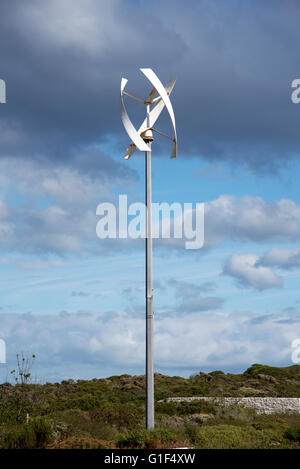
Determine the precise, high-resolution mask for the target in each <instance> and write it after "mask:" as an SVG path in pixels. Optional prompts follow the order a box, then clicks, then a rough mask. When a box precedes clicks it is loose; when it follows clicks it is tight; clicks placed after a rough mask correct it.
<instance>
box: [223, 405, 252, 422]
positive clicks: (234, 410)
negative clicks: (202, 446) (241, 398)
mask: <svg viewBox="0 0 300 469" xmlns="http://www.w3.org/2000/svg"><path fill="white" fill-rule="evenodd" d="M255 415H256V413H255V411H254V410H252V409H247V408H245V407H240V406H238V405H235V404H233V405H227V406H220V407H217V409H216V412H215V416H216V417H217V418H218V417H219V418H220V419H222V420H225V421H226V420H227V421H237V422H250V421H251V420H253V418H254V417H255Z"/></svg>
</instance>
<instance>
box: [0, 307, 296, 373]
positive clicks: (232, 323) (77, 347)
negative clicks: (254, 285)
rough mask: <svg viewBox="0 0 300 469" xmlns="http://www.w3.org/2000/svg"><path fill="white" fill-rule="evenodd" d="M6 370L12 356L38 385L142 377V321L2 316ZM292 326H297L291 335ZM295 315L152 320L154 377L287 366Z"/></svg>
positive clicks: (119, 316)
mask: <svg viewBox="0 0 300 469" xmlns="http://www.w3.org/2000/svg"><path fill="white" fill-rule="evenodd" d="M0 318H1V323H0V338H3V339H5V341H6V345H7V360H8V366H12V365H13V364H14V360H15V354H16V353H17V352H20V351H23V352H24V353H35V354H36V356H37V360H36V367H35V370H34V373H35V374H36V375H37V377H39V378H41V379H43V380H56V379H63V378H70V377H81V378H93V377H101V376H108V375H109V374H115V372H117V373H120V374H121V373H127V372H129V371H130V372H131V373H143V372H144V360H145V343H144V340H145V321H144V318H142V317H141V318H138V317H132V316H131V315H129V314H127V313H126V312H107V313H95V314H68V313H64V314H61V315H52V316H50V315H48V316H41V315H40V316H37V315H30V314H27V315H16V314H1V315H0ZM295 325H297V326H298V329H297V327H295ZM299 331H300V314H299V312H297V311H295V310H293V309H287V310H285V311H283V312H281V313H278V314H272V315H261V314H255V313H253V312H247V313H246V312H240V313H239V314H236V313H235V314H223V313H221V312H216V313H207V314H206V313H202V314H195V313H193V314H185V315H180V316H176V317H175V318H174V317H170V316H168V317H158V318H156V319H155V369H156V370H158V369H159V370H162V369H163V370H164V372H166V373H170V374H172V373H174V372H175V370H176V373H178V374H182V373H183V374H186V373H192V372H193V371H197V370H201V369H216V368H217V369H220V368H221V369H222V368H223V369H224V371H226V370H227V371H229V370H233V369H235V370H236V369H240V370H243V369H245V368H246V367H247V366H249V365H250V364H252V363H259V362H260V363H268V364H274V365H276V364H277V365H282V364H286V365H289V364H291V353H292V349H291V343H292V341H293V340H294V339H295V338H297V337H299Z"/></svg>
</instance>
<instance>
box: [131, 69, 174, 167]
mask: <svg viewBox="0 0 300 469" xmlns="http://www.w3.org/2000/svg"><path fill="white" fill-rule="evenodd" d="M140 71H141V72H142V73H143V74H144V75H145V77H146V78H148V80H149V81H150V83H151V84H152V85H153V86H154V88H156V90H157V92H158V94H159V95H160V97H161V99H162V101H163V102H164V105H165V106H166V108H167V111H168V113H169V116H170V119H171V123H172V127H173V132H174V145H173V149H172V153H171V158H176V155H177V135H176V125H175V116H174V111H173V107H172V104H171V101H170V98H169V96H168V93H167V91H166V90H165V88H164V86H163V84H162V83H161V81H160V79H159V78H158V76H157V75H155V73H154V72H153V70H152V69H151V68H140ZM160 102H161V101H158V103H160ZM157 105H158V104H157ZM155 108H156V106H155ZM155 108H153V111H154V110H155ZM162 109H163V108H162ZM160 112H161V111H160ZM152 126H153V124H151V127H152Z"/></svg>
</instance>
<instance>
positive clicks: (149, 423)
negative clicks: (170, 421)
mask: <svg viewBox="0 0 300 469" xmlns="http://www.w3.org/2000/svg"><path fill="white" fill-rule="evenodd" d="M147 127H150V105H149V104H147ZM148 145H149V146H151V142H149V143H148ZM145 170H146V180H145V186H146V187H145V189H146V428H147V429H148V430H150V429H151V428H154V367H153V284H152V194H151V192H152V191H151V151H146V152H145Z"/></svg>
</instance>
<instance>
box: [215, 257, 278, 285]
mask: <svg viewBox="0 0 300 469" xmlns="http://www.w3.org/2000/svg"><path fill="white" fill-rule="evenodd" d="M259 261H260V259H259V256H257V255H256V254H232V255H231V256H230V258H229V259H228V260H227V262H226V264H225V267H224V273H225V274H227V275H230V276H232V277H234V278H236V279H237V280H238V281H239V282H240V283H241V284H242V285H245V286H251V287H253V288H256V289H257V290H266V289H268V288H279V287H282V285H283V283H282V279H281V278H280V277H279V276H278V275H276V274H275V273H274V272H273V271H272V270H271V269H270V268H269V267H265V266H262V265H260V263H259Z"/></svg>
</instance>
